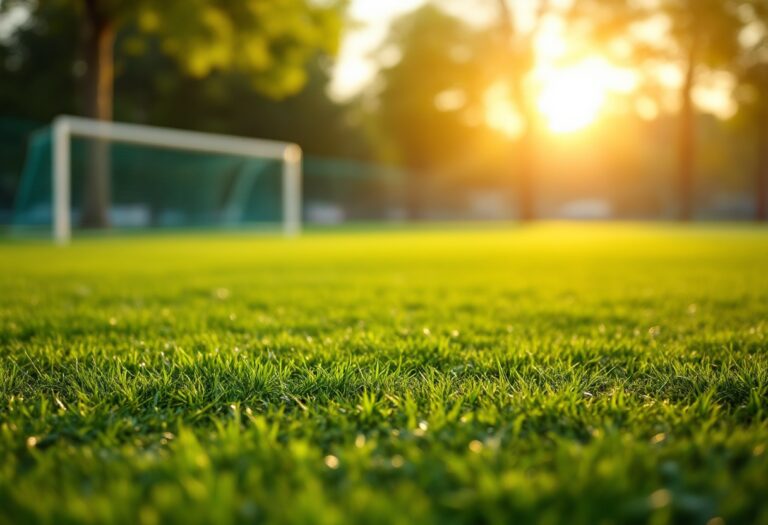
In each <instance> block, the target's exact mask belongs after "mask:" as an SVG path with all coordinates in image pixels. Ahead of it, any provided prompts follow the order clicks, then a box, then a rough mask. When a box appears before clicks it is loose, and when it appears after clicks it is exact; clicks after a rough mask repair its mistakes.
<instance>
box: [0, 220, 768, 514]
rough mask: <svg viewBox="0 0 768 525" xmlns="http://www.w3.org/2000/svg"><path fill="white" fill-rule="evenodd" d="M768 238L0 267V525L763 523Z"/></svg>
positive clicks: (426, 242)
mask: <svg viewBox="0 0 768 525" xmlns="http://www.w3.org/2000/svg"><path fill="white" fill-rule="evenodd" d="M767 443H768V230H765V229H757V228H748V227H742V228H737V227H697V228H690V229H686V228H681V227H680V228H679V227H670V226H660V225H659V226H631V225H615V226H611V225H595V226H562V225H542V226H536V227H529V228H521V229H515V228H510V229H501V228H499V229H486V230H477V231H470V230H451V229H444V230H439V231H438V230H435V231H429V230H421V231H418V232H416V231H414V232H402V231H401V232H397V231H388V232H378V233H377V232H348V233H344V234H319V233H316V234H310V235H308V236H306V237H304V238H302V239H299V240H296V241H285V240H282V239H277V238H265V237H248V236H245V235H244V234H237V235H229V236H216V235H208V236H205V235H190V236H182V237H178V236H177V237H164V236H154V237H149V238H138V237H131V238H121V239H112V240H110V239H85V240H81V241H80V242H77V243H75V245H74V246H72V247H70V248H66V249H60V248H55V247H51V246H47V245H45V244H43V243H40V242H26V243H25V242H19V241H5V242H4V243H2V244H0V459H1V461H0V523H8V524H20V523H51V524H54V523H55V524H65V523H125V524H135V523H141V524H171V523H179V524H182V523H183V524H188V523H198V522H209V523H214V522H215V523H221V524H226V523H234V522H256V523H262V522H280V523H297V524H299V523H301V524H303V523H395V522H399V523H419V524H428V523H584V524H602V523H605V524H608V523H617V524H618V523H622V524H623V523H653V524H659V525H660V524H664V523H692V524H702V525H704V524H709V525H717V524H722V523H727V524H734V523H768V451H767V450H766V444H767Z"/></svg>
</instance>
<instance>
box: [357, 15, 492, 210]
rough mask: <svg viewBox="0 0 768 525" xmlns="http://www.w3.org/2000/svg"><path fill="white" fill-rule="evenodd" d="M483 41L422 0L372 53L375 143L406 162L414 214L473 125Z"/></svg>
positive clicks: (458, 157)
mask: <svg viewBox="0 0 768 525" xmlns="http://www.w3.org/2000/svg"><path fill="white" fill-rule="evenodd" d="M488 48H489V43H488V41H487V36H486V35H485V34H484V33H483V32H480V31H477V30H473V29H472V28H470V27H469V26H467V25H466V24H465V23H464V22H463V21H461V20H459V19H458V18H456V17H453V16H451V15H449V14H447V13H445V12H444V11H442V10H440V9H439V8H437V7H435V6H434V5H431V4H427V5H425V6H423V7H422V8H420V9H418V10H416V11H414V12H412V13H409V14H407V15H404V16H403V17H401V18H400V19H398V20H396V21H395V22H394V23H393V25H392V28H391V31H390V34H389V37H388V39H387V40H386V42H385V43H384V44H383V46H382V47H381V49H380V50H379V52H378V53H377V58H378V59H379V61H380V62H381V66H380V75H379V77H378V79H377V83H376V84H374V86H373V88H372V93H369V94H368V95H369V96H370V97H371V98H372V99H373V101H374V103H375V111H374V112H375V119H376V126H377V132H378V134H379V136H378V137H377V142H378V143H379V145H380V148H381V149H383V150H386V151H385V152H384V153H383V154H382V155H381V156H382V157H385V158H386V160H389V161H395V162H400V163H403V164H405V165H406V166H407V167H408V168H409V169H410V172H411V177H410V179H409V186H410V187H409V188H408V201H409V202H408V211H409V214H410V215H411V218H413V219H419V218H423V216H424V214H425V211H426V210H425V203H426V200H427V198H426V194H425V192H426V186H427V185H429V184H432V183H433V182H435V178H434V177H433V174H435V173H436V172H437V171H440V172H441V175H442V176H443V177H446V176H447V171H455V167H456V166H457V164H459V163H461V162H462V158H463V157H465V156H466V155H467V154H469V153H470V152H471V150H472V149H473V148H472V142H473V138H474V136H476V135H478V130H477V127H475V126H473V125H472V124H471V123H470V122H469V121H468V119H467V114H468V113H475V114H482V93H483V90H484V89H485V88H486V87H487V84H488V76H487V74H486V69H487V64H486V63H485V59H484V52H485V51H486V50H487V49H488ZM393 56H395V58H397V59H396V60H392V57H393ZM430 200H431V201H434V200H435V196H434V193H432V194H430Z"/></svg>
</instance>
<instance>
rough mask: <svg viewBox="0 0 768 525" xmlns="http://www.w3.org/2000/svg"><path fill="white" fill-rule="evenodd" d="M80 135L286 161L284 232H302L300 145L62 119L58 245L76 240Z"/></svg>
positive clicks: (56, 172)
mask: <svg viewBox="0 0 768 525" xmlns="http://www.w3.org/2000/svg"><path fill="white" fill-rule="evenodd" d="M75 136H76V137H87V138H94V139H104V140H111V141H117V142H127V143H132V144H142V145H146V146H151V147H154V148H165V149H181V150H188V151H195V152H200V153H218V154H222V155H241V156H244V157H254V158H260V159H263V158H270V159H277V160H280V161H282V163H283V171H282V177H283V181H282V200H283V233H284V234H285V235H286V236H295V235H298V234H299V233H300V232H301V155H302V152H301V148H300V147H299V146H298V145H297V144H294V143H291V142H279V141H273V140H262V139H250V138H244V137H235V136H230V135H221V134H216V133H202V132H198V131H182V130H178V129H171V128H160V127H155V126H145V125H140V124H125V123H120V122H107V121H102V120H94V119H88V118H83V117H73V116H69V115H62V116H59V117H57V118H56V119H55V120H54V121H53V140H52V147H53V152H52V153H53V169H52V177H53V181H52V182H53V236H54V239H55V241H56V242H57V243H58V244H67V243H69V241H70V239H71V238H72V224H71V218H70V207H71V199H72V196H71V186H72V175H71V158H70V156H71V154H70V151H71V150H70V148H71V138H72V137H75Z"/></svg>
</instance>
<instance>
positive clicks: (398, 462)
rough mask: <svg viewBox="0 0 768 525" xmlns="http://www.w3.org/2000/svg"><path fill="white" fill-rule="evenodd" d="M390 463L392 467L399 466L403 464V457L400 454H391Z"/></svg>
mask: <svg viewBox="0 0 768 525" xmlns="http://www.w3.org/2000/svg"><path fill="white" fill-rule="evenodd" d="M390 463H391V464H392V468H400V467H402V466H403V465H405V459H404V458H403V456H401V455H400V454H397V455H395V456H392V460H391V462H390Z"/></svg>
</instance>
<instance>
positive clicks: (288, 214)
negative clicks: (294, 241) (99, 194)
mask: <svg viewBox="0 0 768 525" xmlns="http://www.w3.org/2000/svg"><path fill="white" fill-rule="evenodd" d="M81 139H87V140H90V141H91V142H96V143H101V144H107V145H108V147H109V156H110V158H111V161H110V168H109V172H108V173H107V174H106V176H107V177H112V178H116V177H117V175H116V174H115V175H114V176H113V174H112V171H113V167H114V166H118V167H120V168H123V166H124V165H126V164H129V165H130V166H131V170H125V169H123V170H122V175H120V177H119V181H118V182H119V183H120V185H121V186H120V187H121V188H125V187H129V189H131V190H132V191H133V194H134V195H139V197H137V198H138V199H143V198H145V197H146V195H147V194H154V195H156V196H160V197H162V199H164V200H165V201H168V200H169V199H170V200H173V199H175V200H176V201H177V206H176V208H177V209H183V208H184V207H185V206H187V207H189V206H190V205H191V204H190V203H191V202H192V201H194V200H195V198H197V200H198V201H199V200H201V198H204V199H207V201H213V200H214V199H215V200H216V205H215V208H216V214H217V217H220V218H224V219H227V218H229V219H231V218H232V217H234V216H235V215H237V214H238V213H239V214H240V215H243V214H244V213H245V212H244V211H243V210H244V209H245V208H246V205H247V203H245V201H246V200H247V199H249V198H250V199H253V197H251V196H250V195H251V194H253V193H255V190H254V189H253V188H254V187H255V186H254V185H255V184H256V182H254V181H258V180H268V182H269V184H271V185H272V186H271V187H272V188H274V189H275V191H273V192H272V194H271V195H270V197H269V201H270V202H269V205H270V206H272V207H273V208H274V210H275V213H276V214H279V218H278V220H279V222H280V223H281V224H282V230H283V233H284V234H285V235H286V236H295V235H297V234H299V233H300V231H301V222H302V220H301V207H302V204H301V203H302V197H301V191H302V189H301V188H302V181H301V178H302V172H301V165H302V152H301V148H300V147H299V146H298V145H296V144H293V143H287V142H278V141H271V140H260V139H250V138H243V137H234V136H228V135H220V134H212V133H201V132H194V131H181V130H176V129H168V128H160V127H154V126H144V125H137V124H125V123H117V122H105V121H98V120H92V119H86V118H81V117H72V116H60V117H57V118H56V119H55V120H54V122H53V125H52V128H51V132H50V139H49V140H50V152H51V157H50V158H51V161H50V165H51V178H50V181H51V186H50V190H49V191H50V201H49V202H52V213H50V223H52V231H53V237H54V239H55V241H56V242H57V243H59V244H67V243H68V242H69V241H70V239H71V237H72V223H73V215H74V212H73V197H74V196H73V168H72V164H73V160H74V159H73V142H74V141H75V140H81ZM126 147H140V148H142V150H132V151H125V148H126ZM121 148H122V149H121ZM161 150H165V151H169V152H172V153H169V154H166V157H164V159H165V160H164V161H163V162H165V164H164V165H165V168H163V169H158V168H157V165H158V163H159V161H158V160H157V159H158V157H159V156H161V155H162V154H161V153H158V152H159V151H161ZM179 152H187V153H188V155H186V156H185V157H184V158H183V162H182V161H180V160H178V159H179V158H180V157H178V155H179ZM168 155H176V157H175V158H176V160H174V158H173V157H168ZM80 157H83V155H80ZM161 158H162V157H161ZM43 163H44V162H43ZM270 163H271V165H273V166H277V169H273V170H272V172H271V175H270V176H265V175H264V174H263V173H264V167H263V166H265V165H267V164H270ZM38 164H40V162H38ZM80 164H81V166H80V168H81V169H80V170H78V171H82V170H83V168H82V165H83V164H85V163H83V162H80ZM148 173H151V175H147V174H148ZM169 173H170V174H169ZM200 173H203V175H202V176H199V177H197V178H195V177H194V176H193V175H195V174H200ZM142 177H143V179H142ZM37 178H38V179H39V178H40V177H37ZM81 179H82V177H81V178H80V180H81ZM139 179H141V180H139ZM182 179H186V180H182ZM80 184H82V180H81V182H80ZM139 186H140V187H139ZM184 186H187V188H186V189H185V188H184ZM30 187H31V185H30ZM192 190H194V191H192ZM114 191H115V192H116V191H117V189H114ZM121 191H122V193H126V191H125V190H121ZM277 192H279V193H281V196H276V195H274V193H277ZM27 193H28V194H34V189H30V190H28V191H27ZM192 194H194V195H192ZM190 195H191V196H190ZM222 195H224V196H222ZM276 201H281V202H276ZM199 207H201V206H199ZM208 207H209V208H211V209H213V205H210V206H208ZM252 207H253V206H252ZM48 209H49V210H50V209H51V208H50V207H49V208H48ZM180 213H181V212H177V213H176V215H175V216H178V215H179V214H180ZM211 213H212V212H210V211H209V212H208V215H211ZM128 215H130V214H128ZM144 215H148V212H145V211H142V209H137V207H136V206H134V209H133V217H134V219H135V218H136V217H138V218H139V219H141V217H143V216H144ZM198 215H201V213H198ZM123 216H126V212H125V207H123ZM172 216H174V215H173V214H169V213H168V212H167V210H166V212H165V214H164V215H163V218H164V219H163V220H165V222H166V223H167V222H168V218H169V217H172ZM138 222H141V220H138ZM50 223H49V224H50Z"/></svg>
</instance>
